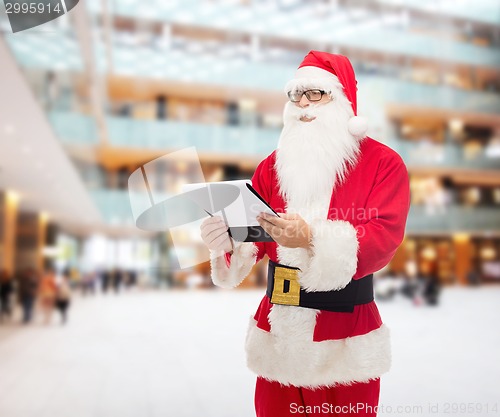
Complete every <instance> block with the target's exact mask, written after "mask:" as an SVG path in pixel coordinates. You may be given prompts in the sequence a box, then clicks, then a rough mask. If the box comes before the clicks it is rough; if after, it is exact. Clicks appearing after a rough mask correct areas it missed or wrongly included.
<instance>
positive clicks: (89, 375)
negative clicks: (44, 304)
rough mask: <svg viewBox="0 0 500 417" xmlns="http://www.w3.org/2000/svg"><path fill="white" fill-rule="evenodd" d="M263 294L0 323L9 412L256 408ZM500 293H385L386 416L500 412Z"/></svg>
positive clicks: (1, 382) (217, 412)
mask: <svg viewBox="0 0 500 417" xmlns="http://www.w3.org/2000/svg"><path fill="white" fill-rule="evenodd" d="M260 298H261V292H258V291H243V290H242V291H205V292H201V291H193V292H142V293H141V292H133V293H127V294H120V295H118V296H116V295H114V294H108V295H107V296H103V295H99V296H96V297H94V298H76V299H75V300H74V302H73V306H72V309H71V311H70V321H69V323H68V325H67V326H65V327H63V326H60V325H59V324H58V323H56V322H57V321H58V320H57V319H58V317H55V316H54V317H53V319H54V320H53V324H52V325H49V326H44V325H42V324H39V323H35V324H33V325H31V326H29V327H22V326H20V325H18V324H16V323H11V324H7V325H5V324H4V325H0V416H1V417H35V416H36V417H49V416H50V417H80V416H81V417H129V416H130V417H149V416H151V417H153V416H154V417H157V416H158V417H160V416H161V417H170V416H176V417H182V416H186V417H195V416H196V417H197V416H203V417H211V416H213V417H215V416H217V417H225V416H227V417H239V416H243V417H245V416H252V415H253V388H254V381H255V378H254V376H253V375H252V374H251V373H250V371H248V370H247V369H246V367H245V358H244V350H243V343H244V337H245V331H246V326H247V322H248V317H249V315H250V314H252V313H253V312H254V311H255V309H256V307H257V305H258V302H259V300H260ZM499 301H500V287H489V288H484V287H483V288H480V289H462V288H452V289H448V290H447V291H445V293H444V296H443V302H442V305H441V306H440V307H438V308H428V307H420V308H416V307H414V306H412V305H411V304H410V303H409V302H407V301H406V300H403V299H398V300H396V301H394V302H391V303H379V307H380V310H381V312H382V315H383V318H384V321H385V322H386V323H387V324H388V325H389V326H390V328H391V330H392V337H393V369H392V370H391V372H390V373H389V374H388V375H386V376H385V377H384V378H383V382H382V395H381V406H383V410H384V412H381V413H379V414H380V415H387V416H389V415H399V416H401V415H409V416H412V415H414V416H417V415H418V416H426V415H428V416H453V415H456V416H465V415H467V416H469V417H472V416H478V415H488V416H494V415H499V416H500V409H497V411H496V413H495V412H494V408H493V407H494V403H495V402H496V403H498V404H497V407H500V398H499V397H500V396H499V394H498V393H499V392H500V390H499V387H500V360H499V359H498V354H499V352H500V351H499V346H500V330H499V329H500V326H499V325H498V323H499V319H500V303H499ZM455 403H456V404H457V405H455ZM461 403H464V404H469V403H473V404H474V407H475V408H474V412H471V411H470V410H469V412H466V413H465V414H464V413H461V412H460V409H459V407H461V405H460V404H461ZM478 404H481V406H480V405H478ZM436 405H437V410H438V411H437V412H436ZM414 406H417V407H421V408H410V407H414ZM486 406H488V407H489V409H488V413H486V412H485V411H486ZM397 407H407V409H406V410H404V409H399V410H398V411H397V412H396V410H397ZM480 407H481V409H480ZM462 408H463V407H462ZM446 411H448V412H446ZM454 411H455V412H454ZM277 417H279V416H277Z"/></svg>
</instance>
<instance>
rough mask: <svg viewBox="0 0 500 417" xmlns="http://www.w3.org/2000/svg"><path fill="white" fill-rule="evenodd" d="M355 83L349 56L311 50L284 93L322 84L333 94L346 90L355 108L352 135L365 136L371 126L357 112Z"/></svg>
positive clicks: (317, 86)
mask: <svg viewBox="0 0 500 417" xmlns="http://www.w3.org/2000/svg"><path fill="white" fill-rule="evenodd" d="M356 85H357V81H356V77H355V75H354V69H353V68H352V65H351V62H350V61H349V59H348V58H347V57H345V56H343V55H336V54H330V53H328V52H319V51H311V52H309V53H308V54H307V55H306V57H305V58H304V60H303V61H302V63H301V64H300V65H299V69H298V70H297V72H296V73H295V78H294V79H293V80H290V81H289V82H288V83H287V84H286V86H285V93H288V92H289V91H299V90H307V89H310V88H319V89H321V90H323V91H325V92H327V93H328V94H330V95H333V96H335V92H336V91H340V92H343V93H344V94H345V96H346V97H347V100H349V102H350V104H351V106H350V107H351V109H352V117H351V118H350V119H349V124H348V129H349V132H350V133H351V134H352V135H353V136H356V137H358V138H363V137H364V136H365V135H366V131H367V130H368V124H367V121H366V119H365V118H364V117H360V116H358V115H357V101H356V91H357V86H356ZM337 94H338V93H337ZM349 111H350V110H349Z"/></svg>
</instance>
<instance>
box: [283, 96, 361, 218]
mask: <svg viewBox="0 0 500 417" xmlns="http://www.w3.org/2000/svg"><path fill="white" fill-rule="evenodd" d="M346 104H347V108H348V109H349V108H350V104H348V102H347V103H345V102H343V100H337V99H334V100H333V101H331V102H328V103H325V104H321V105H313V106H309V107H308V108H305V109H303V108H301V107H298V106H296V105H295V104H293V103H291V102H288V103H287V104H286V106H285V111H284V127H283V131H282V132H281V136H280V140H279V143H278V148H277V152H276V170H277V173H278V182H279V186H280V192H281V195H282V196H283V198H284V200H285V201H286V202H287V206H288V208H291V207H293V209H294V210H297V211H301V210H302V209H305V208H307V207H311V205H316V204H317V203H318V202H319V201H320V200H321V202H322V205H323V204H324V203H325V199H327V200H328V202H327V204H328V203H329V197H330V196H331V194H332V191H333V189H334V188H335V187H336V186H337V185H339V184H341V183H342V182H343V181H344V179H345V176H346V174H347V171H348V169H349V168H350V167H351V166H354V165H355V164H356V161H357V157H358V153H359V145H360V140H358V139H356V138H355V137H354V136H352V135H351V134H350V133H349V130H348V121H349V118H350V117H351V116H352V114H351V112H350V111H349V110H346ZM302 116H308V117H309V118H311V117H315V118H316V119H315V120H313V121H311V122H302V121H301V120H300V118H301V117H302ZM324 209H325V210H327V209H328V207H325V208H324Z"/></svg>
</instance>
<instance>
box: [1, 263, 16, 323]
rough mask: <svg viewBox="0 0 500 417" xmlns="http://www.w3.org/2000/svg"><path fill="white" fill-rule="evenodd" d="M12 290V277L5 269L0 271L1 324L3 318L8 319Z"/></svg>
mask: <svg viewBox="0 0 500 417" xmlns="http://www.w3.org/2000/svg"><path fill="white" fill-rule="evenodd" d="M13 290H14V286H13V284H12V276H11V275H10V274H9V273H8V271H7V270H6V269H3V270H2V271H0V322H2V321H3V320H4V318H10V315H11V307H10V295H11V293H12V291H13Z"/></svg>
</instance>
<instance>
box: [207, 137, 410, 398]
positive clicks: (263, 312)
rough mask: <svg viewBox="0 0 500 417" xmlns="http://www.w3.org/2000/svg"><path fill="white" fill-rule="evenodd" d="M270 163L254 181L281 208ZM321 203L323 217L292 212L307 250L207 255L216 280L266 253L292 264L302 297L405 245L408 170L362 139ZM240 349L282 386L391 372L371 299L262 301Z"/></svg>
mask: <svg viewBox="0 0 500 417" xmlns="http://www.w3.org/2000/svg"><path fill="white" fill-rule="evenodd" d="M275 160H276V152H273V153H272V154H271V155H270V156H268V157H267V158H266V159H264V160H263V161H262V162H261V163H260V164H259V166H258V167H257V169H256V171H255V174H254V176H253V178H252V184H253V186H254V187H255V189H256V190H257V191H258V192H259V194H260V195H262V197H263V198H264V199H265V200H266V201H268V202H269V204H270V205H271V207H273V209H274V210H275V211H277V212H286V211H287V209H288V208H289V207H288V204H287V202H285V201H284V200H283V198H282V196H281V194H280V192H279V185H278V179H277V172H276V169H275ZM328 202H329V208H328V210H326V209H325V212H324V216H323V217H320V218H318V217H317V213H318V211H317V210H315V211H311V212H310V213H309V212H307V210H306V211H305V212H304V213H303V212H299V213H300V214H301V215H303V217H304V218H305V219H306V221H307V222H308V223H309V225H310V227H311V232H312V248H313V249H312V250H307V249H302V248H295V249H291V248H284V247H281V246H280V245H278V244H276V243H275V242H259V243H256V244H253V243H244V244H242V245H240V246H239V247H238V248H237V249H236V250H235V251H234V253H233V255H232V256H231V257H229V256H228V257H227V258H226V259H224V258H223V257H215V256H213V258H212V260H211V262H212V279H213V280H214V283H215V284H216V285H219V286H222V287H234V286H236V285H238V284H239V283H240V282H241V281H242V280H243V279H244V277H245V276H246V275H248V273H249V272H250V269H251V267H252V265H253V264H254V263H255V262H258V261H259V260H260V259H262V257H263V256H264V255H265V254H267V255H268V257H269V258H270V259H271V260H273V261H274V262H278V263H281V264H285V265H290V266H295V267H299V268H300V269H301V272H300V273H299V282H300V285H301V287H302V288H304V289H306V291H329V290H339V289H342V288H344V287H345V286H346V285H347V284H348V283H349V282H350V281H351V279H359V278H362V277H364V276H366V275H369V274H371V273H373V272H375V271H378V270H380V269H381V268H383V267H384V266H385V265H387V264H388V262H389V261H390V260H391V258H392V257H393V255H394V253H395V251H396V249H397V248H398V246H399V244H400V243H401V241H402V239H403V236H404V229H405V224H406V218H407V215H408V211H409V184H408V173H407V170H406V167H405V165H404V163H403V161H402V159H401V158H400V157H399V155H398V154H397V153H395V152H394V151H393V150H392V149H390V148H389V147H387V146H385V145H383V144H381V143H379V142H377V141H375V140H373V139H371V138H365V139H364V140H363V141H362V142H361V144H360V153H359V157H358V162H357V164H356V165H355V166H354V167H353V168H351V170H350V172H349V173H348V175H347V177H346V180H345V181H344V182H343V183H342V184H341V185H337V186H336V187H335V188H334V190H333V193H332V194H331V195H326V196H324V198H323V199H321V198H320V199H318V205H322V204H323V205H324V206H326V205H327V204H328ZM315 216H316V217H315ZM246 351H247V362H248V366H249V368H250V369H251V370H253V371H254V372H255V373H257V374H258V375H259V376H262V377H264V378H266V379H269V380H273V381H279V382H280V383H282V384H284V385H294V386H302V387H313V388H314V387H320V386H333V385H336V384H348V383H352V382H363V381H368V380H370V379H374V378H377V377H379V376H380V375H381V374H383V373H384V372H386V371H388V370H389V367H390V344H389V331H388V329H387V328H386V326H385V325H384V324H383V323H382V320H381V318H380V314H379V312H378V309H377V306H376V305H375V302H371V303H368V304H362V305H357V306H355V308H354V311H353V312H352V313H344V312H342V313H340V312H329V311H320V310H315V309H309V308H302V307H297V306H282V305H273V304H271V303H270V300H269V298H268V297H266V296H264V297H263V299H262V301H261V303H260V306H259V308H258V310H257V312H256V314H255V315H254V316H253V317H252V318H251V321H250V326H249V331H248V335H247V340H246Z"/></svg>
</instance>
